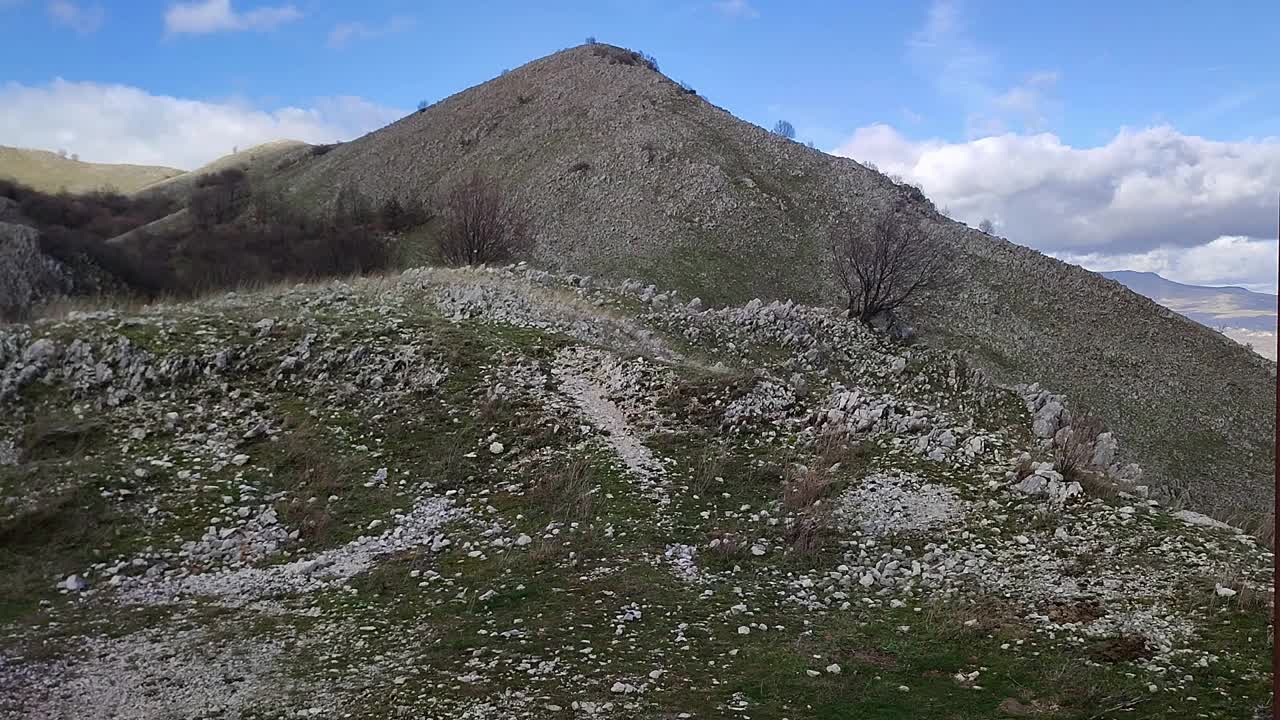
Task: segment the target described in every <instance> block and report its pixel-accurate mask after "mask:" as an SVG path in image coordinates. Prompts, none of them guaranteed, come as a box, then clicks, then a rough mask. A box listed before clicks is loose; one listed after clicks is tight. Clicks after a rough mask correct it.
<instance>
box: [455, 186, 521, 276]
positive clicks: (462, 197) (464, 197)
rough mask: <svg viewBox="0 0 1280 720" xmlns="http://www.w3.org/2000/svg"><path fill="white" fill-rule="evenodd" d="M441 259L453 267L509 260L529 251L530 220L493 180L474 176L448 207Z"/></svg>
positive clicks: (461, 188)
mask: <svg viewBox="0 0 1280 720" xmlns="http://www.w3.org/2000/svg"><path fill="white" fill-rule="evenodd" d="M444 207H445V210H444V216H445V217H444V220H445V222H444V231H443V234H442V235H441V237H440V255H441V256H442V257H443V259H444V260H445V262H447V263H449V264H451V265H478V264H480V263H489V262H498V261H502V260H507V259H508V258H510V257H512V256H513V255H517V254H520V253H522V252H524V251H526V250H528V249H529V246H530V244H531V237H530V234H529V219H528V216H527V215H526V214H525V213H524V211H523V210H522V209H521V208H520V207H519V206H517V205H516V204H515V203H513V202H511V201H510V200H508V199H507V198H506V197H505V195H504V194H503V192H502V190H501V189H500V188H499V187H498V184H497V183H496V182H495V181H494V180H493V179H491V178H488V177H486V176H484V175H481V174H479V173H474V174H472V175H471V176H470V177H468V178H467V179H466V180H463V181H462V182H461V183H459V184H458V185H457V186H456V187H454V188H453V190H452V191H450V193H449V196H448V198H446V199H445V204H444Z"/></svg>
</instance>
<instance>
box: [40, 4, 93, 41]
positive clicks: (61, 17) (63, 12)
mask: <svg viewBox="0 0 1280 720" xmlns="http://www.w3.org/2000/svg"><path fill="white" fill-rule="evenodd" d="M49 17H50V18H52V19H53V21H54V22H56V23H58V24H59V25H65V26H67V27H69V28H71V29H72V30H75V31H76V32H78V33H80V34H81V35H91V34H93V33H95V32H97V31H98V28H100V27H102V23H103V21H105V20H106V17H107V14H106V11H104V10H103V9H102V6H101V5H77V4H76V3H73V2H70V0H50V2H49Z"/></svg>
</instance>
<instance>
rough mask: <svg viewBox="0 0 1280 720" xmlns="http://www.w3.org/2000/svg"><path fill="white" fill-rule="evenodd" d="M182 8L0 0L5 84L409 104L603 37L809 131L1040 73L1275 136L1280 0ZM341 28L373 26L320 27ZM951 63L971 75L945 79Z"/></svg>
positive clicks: (907, 123) (921, 120) (1087, 91)
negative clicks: (946, 22) (948, 30)
mask: <svg viewBox="0 0 1280 720" xmlns="http://www.w3.org/2000/svg"><path fill="white" fill-rule="evenodd" d="M175 4H176V3H166V2H160V1H154V0H136V1H130V2H99V3H94V2H80V3H70V2H64V3H60V5H64V6H75V7H78V8H80V9H81V14H82V15H85V16H87V17H88V18H90V23H89V25H87V26H85V27H83V28H81V29H80V31H77V29H76V28H75V27H73V26H72V25H70V24H68V23H67V22H65V21H59V19H58V17H59V16H58V15H56V14H55V13H54V12H52V11H51V10H50V8H51V6H52V5H59V3H52V4H51V3H48V2H41V1H40V0H0V5H7V6H9V7H8V9H7V10H2V11H0V12H4V15H3V17H2V22H0V27H2V28H3V30H0V68H3V71H0V80H4V81H16V82H20V83H24V84H40V83H45V82H48V81H49V80H51V79H52V78H54V77H62V78H66V79H68V80H79V81H94V82H100V83H121V84H126V85H133V86H137V87H141V88H145V89H146V90H148V91H150V92H152V93H156V94H164V95H173V96H176V97H185V98H199V99H211V100H217V99H223V98H228V97H239V98H244V99H248V100H250V101H251V102H253V103H255V104H259V105H262V106H266V107H271V106H277V105H298V106H304V107H305V106H307V105H309V104H311V103H312V102H313V100H314V98H317V97H328V96H337V95H350V96H359V97H362V98H365V99H367V100H370V101H371V102H374V103H377V104H380V105H385V106H389V107H399V108H409V107H412V106H413V105H414V104H416V103H417V101H418V100H419V99H422V98H428V99H432V100H435V99H438V98H440V97H444V96H446V95H449V94H451V93H453V92H457V91H458V90H461V89H464V88H466V87H469V86H471V85H474V84H476V83H479V82H482V81H484V80H486V79H488V78H490V77H492V76H493V75H495V74H496V73H497V72H499V71H500V70H501V69H503V68H507V67H515V66H518V65H520V64H522V63H524V62H527V61H528V60H530V59H533V58H536V57H539V56H542V55H545V54H547V53H550V52H553V51H555V50H558V49H561V48H563V47H566V46H569V45H573V44H577V43H579V42H581V41H582V39H583V38H584V37H585V36H587V35H594V36H596V37H598V38H599V39H601V40H602V41H606V42H612V43H615V44H621V45H625V46H628V47H636V48H640V49H643V50H645V51H646V52H648V53H650V54H652V55H655V56H656V57H657V58H658V60H659V61H660V64H661V66H662V69H663V70H664V71H665V72H666V73H667V74H669V75H672V76H673V77H676V78H679V79H683V80H685V81H687V82H689V83H691V84H692V85H693V86H694V87H696V88H698V89H699V90H700V91H701V92H702V93H703V94H704V95H705V96H706V97H708V98H709V99H711V100H712V101H713V102H715V103H716V104H718V105H721V106H723V107H725V108H727V109H729V110H730V111H732V112H734V113H735V114H736V115H738V116H739V117H742V118H744V119H747V120H751V121H753V122H757V123H760V124H766V123H770V122H771V121H772V120H773V119H776V118H777V117H782V116H786V117H787V118H790V119H791V121H792V122H793V123H794V124H795V125H796V126H797V128H798V129H799V131H800V134H801V135H803V136H805V137H808V138H811V139H813V140H814V141H815V142H817V143H818V144H819V145H834V144H836V143H838V142H839V141H841V140H843V139H844V138H845V137H847V136H848V135H849V134H850V133H851V132H852V131H853V130H854V129H856V128H859V127H863V126H866V125H869V124H872V123H877V122H885V123H891V124H900V125H902V126H904V127H905V128H908V129H910V131H911V132H912V134H914V135H920V136H926V137H938V138H943V139H949V140H964V139H967V138H968V137H970V136H972V135H973V134H974V133H973V132H972V129H971V128H969V127H968V126H967V124H966V118H967V116H968V114H969V113H970V111H971V110H972V108H971V106H972V105H973V104H974V103H976V102H981V98H980V97H975V95H981V94H983V93H991V94H999V93H1002V92H1007V91H1008V90H1009V89H1012V88H1016V87H1018V86H1019V85H1020V84H1022V83H1024V82H1025V81H1026V80H1027V78H1028V77H1029V76H1031V75H1032V74H1034V73H1052V74H1053V75H1054V76H1055V78H1054V87H1053V88H1052V91H1053V94H1054V96H1055V97H1056V98H1058V100H1057V102H1056V106H1055V107H1052V108H1047V109H1046V112H1047V115H1046V117H1044V118H1043V120H1042V121H1041V122H1042V126H1043V127H1045V128H1047V129H1052V130H1053V131H1054V132H1055V133H1056V134H1058V135H1059V137H1061V138H1062V139H1063V140H1064V142H1067V143H1069V144H1072V145H1089V144H1095V143H1099V142H1105V141H1106V140H1108V139H1109V138H1110V137H1111V136H1113V135H1114V134H1115V132H1116V131H1118V130H1119V129H1120V128H1121V127H1126V126H1128V127H1133V126H1143V125H1149V124H1156V123H1166V122H1167V123H1172V124H1174V125H1176V126H1177V127H1178V129H1179V130H1181V131H1182V132H1185V133H1188V134H1193V135H1204V136H1208V137H1213V138H1215V139H1219V140H1240V139H1246V138H1250V137H1261V136H1266V135H1275V134H1277V133H1278V132H1280V78H1278V77H1277V76H1276V75H1275V74H1274V72H1268V69H1272V70H1274V68H1275V67H1276V61H1275V59H1274V57H1272V56H1271V55H1270V54H1271V53H1273V52H1274V49H1275V48H1277V47H1280V3H1276V2H1274V1H1271V2H1267V1H1262V0H1259V1H1256V2H1247V1H1239V0H1237V1H1234V2H1232V3H1230V4H1229V6H1224V5H1222V4H1220V3H1213V2H1178V3H1168V2H1151V1H1145V0H1143V1H1135V0H1128V1H1126V2H1119V3H1117V2H1071V3H1021V2H1018V3H1014V2H981V1H977V0H975V1H974V2H970V3H967V4H964V5H961V6H957V10H956V11H955V12H956V15H958V16H960V17H959V18H958V20H957V22H958V23H959V24H960V25H961V26H962V27H963V28H965V30H966V37H965V40H964V41H963V43H962V44H961V45H960V46H957V44H956V42H955V41H953V40H948V41H946V45H945V47H941V48H935V49H931V48H928V47H922V46H920V45H918V44H915V43H913V39H916V40H919V41H920V43H921V44H923V43H924V42H927V39H926V38H919V37H918V36H919V34H920V33H921V31H922V29H923V28H925V27H926V26H927V25H928V23H929V18H930V13H931V9H932V8H933V4H932V3H929V2H903V3H854V2H815V3H786V2H768V1H767V0H751V2H750V3H728V4H717V3H715V2H706V3H688V2H656V1H652V0H650V1H645V0H631V1H627V2H550V3H539V4H538V5H542V6H543V9H539V10H537V11H531V10H530V9H529V8H530V6H531V5H535V4H531V3H527V2H482V3H465V2H464V3H458V2H449V3H440V2H436V3H424V2H411V1H409V0H366V1H365V2H360V3H350V2H341V3H338V2H308V1H307V0H298V2H295V3H292V4H288V3H270V2H268V3H262V2H245V1H244V0H241V1H239V2H233V3H230V7H231V8H232V10H233V11H234V12H239V13H241V14H246V13H249V12H252V11H253V10H255V9H261V8H263V7H268V8H270V7H275V8H280V7H291V8H294V9H296V11H297V15H298V17H297V18H296V19H292V20H286V21H283V22H279V23H278V24H277V25H276V26H274V29H273V30H271V31H269V32H263V31H255V30H247V31H241V32H236V31H228V30H224V31H221V32H210V33H204V34H191V33H183V34H175V33H172V32H166V28H165V13H166V10H167V9H168V8H169V7H171V6H172V5H175ZM1224 7H1229V8H1230V10H1224V9H1223V8H1224ZM736 8H741V9H740V10H736V11H735V9H736ZM95 9H96V10H97V11H100V15H99V14H98V13H97V12H95ZM94 17H100V18H101V19H100V22H97V23H96V24H95V23H93V22H92V18H94ZM351 24H360V25H361V26H363V28H365V29H366V30H367V31H368V36H364V37H362V36H360V35H359V34H356V35H351V36H349V40H348V41H347V42H346V43H345V44H343V45H342V46H341V47H335V46H334V44H333V43H330V42H329V38H330V35H331V33H333V32H334V30H335V28H338V27H340V26H343V25H351ZM50 48H57V52H50V51H49V49H50ZM943 55H946V57H942V56H943ZM948 62H953V63H955V65H956V66H957V70H956V71H957V72H958V73H960V74H963V75H964V76H965V77H964V78H963V79H952V78H950V77H948V76H947V74H946V73H945V72H943V69H945V68H946V67H947V63H948ZM1019 120H1021V118H1019Z"/></svg>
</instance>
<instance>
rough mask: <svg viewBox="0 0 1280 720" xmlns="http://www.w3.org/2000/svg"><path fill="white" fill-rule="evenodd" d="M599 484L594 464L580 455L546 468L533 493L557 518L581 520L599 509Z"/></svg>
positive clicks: (565, 520) (530, 494)
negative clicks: (596, 503)
mask: <svg viewBox="0 0 1280 720" xmlns="http://www.w3.org/2000/svg"><path fill="white" fill-rule="evenodd" d="M595 485H596V483H595V479H594V478H593V477H592V475H591V465H590V463H588V461H587V460H586V459H584V458H581V457H577V458H573V459H568V460H560V461H557V462H555V463H553V464H551V465H550V466H548V467H546V468H544V469H543V471H542V472H541V473H540V474H539V475H538V478H537V480H535V482H534V485H533V488H532V489H531V490H530V492H529V496H530V498H531V499H532V500H533V501H534V502H536V503H538V505H539V506H540V507H542V508H543V510H545V511H546V512H547V513H548V514H550V515H551V516H552V517H554V518H556V519H557V520H561V521H564V522H581V521H586V520H590V519H591V517H592V513H593V511H594V510H595V497H594V495H593V491H594V489H595Z"/></svg>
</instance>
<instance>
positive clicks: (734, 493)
mask: <svg viewBox="0 0 1280 720" xmlns="http://www.w3.org/2000/svg"><path fill="white" fill-rule="evenodd" d="M1060 410H1061V404H1060V399H1059V398H1054V397H1051V396H1050V395H1049V394H1048V393H1045V392H1044V391H1041V390H1038V389H1037V388H1034V387H1023V388H1020V389H1018V390H1017V391H1015V390H1012V389H1009V388H1004V387H1000V386H998V385H996V384H993V383H991V382H990V381H989V380H987V379H986V378H985V376H984V374H983V373H980V372H976V371H973V370H971V369H970V368H968V367H967V366H966V363H965V362H964V360H963V359H962V358H959V357H956V356H954V355H953V354H951V353H947V352H942V351H938V350H934V349H928V348H924V347H919V346H917V347H905V346H903V345H900V344H896V343H891V342H889V341H887V340H886V339H885V338H883V337H882V336H881V335H879V334H877V333H874V332H872V331H870V330H867V329H865V328H863V327H862V326H860V325H856V324H851V323H849V322H847V321H846V320H845V319H844V318H842V317H840V315H839V313H838V312H835V311H833V310H831V309H828V308H822V307H811V306H805V305H799V304H795V303H780V302H777V303H768V304H766V303H761V302H759V301H754V300H753V301H751V302H748V303H745V304H742V305H731V306H724V307H720V308H716V309H707V308H703V307H699V305H698V304H697V303H692V302H686V301H685V300H684V299H683V298H681V297H680V296H679V295H677V294H674V293H672V292H669V291H666V289H665V288H652V287H647V286H644V285H642V284H640V283H636V282H623V283H610V282H607V281H603V280H601V279H599V278H591V277H584V276H582V275H579V274H574V275H557V274H548V273H546V272H542V271H536V270H531V269H529V268H527V267H510V268H503V269H489V270H483V271H482V270H474V269H472V270H441V269H415V270H410V271H406V272H404V273H402V274H393V275H388V276H385V277H375V278H364V279H358V280H355V281H352V282H350V283H343V282H330V283H321V284H309V285H302V284H300V285H289V286H287V287H277V288H266V289H262V290H259V291H255V292H238V293H220V294H218V295H217V296H216V297H212V298H209V299H205V300H200V301H195V302H189V303H182V304H172V305H155V306H151V307H147V308H143V309H140V310H137V311H132V312H119V311H99V312H92V313H74V314H70V315H68V316H67V317H66V318H63V319H59V320H43V321H39V322H36V323H32V324H29V325H13V326H8V327H5V328H2V329H0V577H4V578H5V582H4V583H3V584H0V714H4V715H5V716H6V717H10V716H13V717H31V718H68V719H69V718H83V717H138V718H158V717H173V718H193V717H206V718H208V717H242V718H258V719H263V720H265V719H267V718H272V719H284V718H303V717H307V718H313V717H348V716H349V717H356V718H391V717H421V718H477V719H478V718H495V719H496V718H548V717H553V718H554V717H572V718H656V717H662V718H678V717H691V718H711V717H748V716H749V717H751V718H756V719H761V720H780V719H781V718H810V717H829V718H845V717H859V718H881V719H886V720H887V719H889V718H894V719H896V718H934V717H947V718H955V719H957V720H987V719H988V718H994V717H1055V718H1066V719H1076V720H1085V719H1087V718H1093V719H1097V720H1104V719H1106V720H1118V719H1119V718H1126V717H1138V716H1142V717H1188V716H1189V715H1190V714H1191V713H1190V712H1189V711H1188V708H1191V709H1192V710H1193V711H1194V714H1195V716H1197V717H1206V718H1233V719H1234V718H1249V717H1262V716H1263V713H1265V712H1267V708H1268V707H1269V702H1270V687H1271V685H1270V683H1271V670H1272V667H1271V640H1270V633H1269V631H1270V627H1269V617H1270V614H1269V608H1270V607H1271V604H1272V603H1273V601H1274V595H1273V593H1272V585H1273V580H1274V575H1273V572H1272V556H1271V554H1270V553H1269V552H1268V551H1267V550H1266V549H1265V548H1263V547H1260V546H1259V545H1258V544H1257V543H1256V542H1255V541H1254V540H1253V538H1251V537H1249V536H1248V535H1246V534H1241V533H1239V532H1237V531H1234V530H1232V529H1231V528H1224V527H1220V526H1217V525H1215V524H1214V523H1213V522H1212V521H1210V520H1209V519H1208V518H1206V517H1204V516H1202V515H1197V514H1195V513H1189V512H1186V511H1182V510H1179V509H1177V508H1176V507H1169V506H1165V505H1163V504H1161V503H1159V502H1157V501H1154V500H1150V499H1147V498H1146V497H1145V495H1146V487H1145V486H1144V485H1142V484H1139V483H1134V482H1120V483H1118V484H1116V483H1113V482H1112V481H1110V480H1108V479H1107V477H1108V476H1107V475H1104V474H1103V471H1104V470H1107V471H1108V472H1109V470H1110V468H1109V465H1110V464H1111V462H1112V461H1113V460H1114V456H1113V452H1114V450H1115V444H1114V438H1113V437H1111V436H1107V435H1105V434H1102V435H1095V434H1094V432H1096V430H1095V431H1088V432H1086V428H1085V427H1084V426H1083V425H1080V424H1077V425H1071V426H1067V427H1066V428H1064V429H1062V431H1061V432H1059V433H1057V434H1056V436H1057V437H1058V438H1061V439H1062V441H1063V442H1064V443H1068V444H1073V445H1072V446H1073V447H1078V448H1082V449H1084V450H1086V452H1085V454H1084V459H1083V460H1082V461H1081V462H1079V463H1078V464H1075V465H1073V466H1072V467H1067V466H1066V465H1064V464H1062V463H1055V462H1054V461H1053V458H1054V456H1055V454H1056V451H1055V446H1054V444H1055V442H1056V441H1055V440H1052V439H1041V438H1039V437H1038V435H1040V434H1041V433H1040V430H1042V429H1043V428H1042V427H1041V426H1042V425H1043V424H1044V423H1050V424H1051V425H1052V426H1053V427H1052V428H1050V429H1051V432H1050V434H1051V435H1052V434H1055V433H1053V432H1052V430H1056V429H1058V428H1057V426H1058V425H1059V424H1061V422H1062V421H1063V420H1064V419H1065V416H1064V415H1063V414H1062V413H1061V412H1060ZM1077 441H1078V443H1077ZM1061 447H1063V446H1062V445H1059V449H1061ZM1055 466H1056V467H1058V468H1059V469H1061V470H1062V471H1063V472H1065V473H1066V475H1065V476H1064V475H1063V474H1060V473H1059V472H1058V471H1057V470H1055V469H1054V467H1055ZM1126 474H1127V475H1129V476H1130V477H1132V476H1133V475H1134V474H1135V473H1131V472H1130V473H1126ZM1110 476H1114V473H1111V474H1110Z"/></svg>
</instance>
